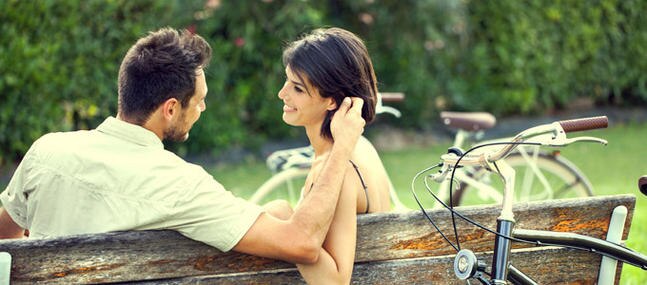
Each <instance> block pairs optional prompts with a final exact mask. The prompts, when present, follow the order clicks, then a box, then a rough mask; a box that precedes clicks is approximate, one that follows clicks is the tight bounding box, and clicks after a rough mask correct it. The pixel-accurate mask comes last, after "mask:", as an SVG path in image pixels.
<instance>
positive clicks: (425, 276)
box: [138, 247, 617, 285]
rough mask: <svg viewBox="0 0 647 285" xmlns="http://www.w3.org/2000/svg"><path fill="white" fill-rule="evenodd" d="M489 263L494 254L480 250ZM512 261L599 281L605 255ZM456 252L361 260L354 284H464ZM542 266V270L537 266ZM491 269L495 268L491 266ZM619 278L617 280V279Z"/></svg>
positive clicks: (252, 278) (552, 274)
mask: <svg viewBox="0 0 647 285" xmlns="http://www.w3.org/2000/svg"><path fill="white" fill-rule="evenodd" d="M479 258H484V260H486V261H487V262H488V263H490V260H491V259H492V254H491V253H487V254H479ZM511 260H512V263H513V264H515V266H516V267H517V268H518V269H520V270H521V271H522V272H533V273H534V274H533V275H532V276H530V277H531V278H533V279H534V280H535V281H536V282H538V283H539V284H556V283H564V281H565V280H576V281H577V282H574V283H577V284H595V282H596V279H597V276H598V269H599V264H600V260H601V257H600V256H599V255H597V254H594V253H590V252H584V251H579V250H573V249H564V248H556V247H541V248H530V249H529V248H525V249H515V250H513V253H512V258H511ZM453 264H454V255H445V256H439V257H417V258H407V259H399V260H386V261H372V262H365V263H358V264H356V265H355V268H354V270H353V278H352V283H353V284H389V285H396V284H403V285H405V284H406V285H409V284H456V285H463V284H465V281H461V280H459V279H458V278H456V276H455V275H454V269H453ZM537 268H539V270H537ZM487 271H488V272H490V271H491V268H489V267H488V268H487ZM200 282H205V283H214V282H217V283H218V284H223V285H227V284H231V285H235V284H305V282H304V280H303V279H302V278H301V276H300V274H299V272H298V271H297V270H296V268H289V269H280V270H274V271H266V272H260V273H249V274H246V273H243V274H227V275H211V276H196V277H185V278H177V279H170V280H159V281H150V282H141V283H138V284H140V285H144V284H189V283H190V284H196V283H200ZM616 282H617V281H616Z"/></svg>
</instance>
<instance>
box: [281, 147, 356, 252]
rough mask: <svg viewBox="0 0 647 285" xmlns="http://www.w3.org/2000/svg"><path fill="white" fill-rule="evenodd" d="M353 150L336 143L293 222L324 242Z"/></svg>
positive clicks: (293, 216) (295, 214)
mask: <svg viewBox="0 0 647 285" xmlns="http://www.w3.org/2000/svg"><path fill="white" fill-rule="evenodd" d="M350 153H351V150H349V149H346V148H344V147H343V146H339V145H334V146H333V148H332V150H331V152H330V154H329V156H328V159H327V160H326V162H325V164H324V166H323V168H322V170H321V172H320V174H319V177H317V178H316V180H315V181H314V184H313V187H312V190H311V191H310V192H309V193H308V195H306V197H304V199H303V200H302V201H301V203H299V205H298V206H297V208H296V209H295V212H294V214H293V215H292V220H293V222H295V223H297V224H298V225H299V227H300V228H301V229H303V230H304V231H306V232H307V233H308V235H309V236H311V237H313V238H316V239H317V241H318V243H319V244H322V243H323V241H324V239H325V238H326V234H327V233H328V229H329V228H330V223H331V222H332V219H333V215H334V213H335V208H336V207H337V201H338V200H339V193H340V191H341V186H342V183H343V181H344V174H345V173H346V168H347V167H348V164H349V162H348V160H349V159H350Z"/></svg>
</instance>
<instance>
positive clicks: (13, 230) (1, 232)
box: [0, 208, 25, 239]
mask: <svg viewBox="0 0 647 285" xmlns="http://www.w3.org/2000/svg"><path fill="white" fill-rule="evenodd" d="M23 237H25V230H24V229H23V228H21V227H20V226H19V225H18V224H16V222H14V220H13V219H12V218H11V216H9V213H7V211H5V209H4V208H0V239H7V238H23Z"/></svg>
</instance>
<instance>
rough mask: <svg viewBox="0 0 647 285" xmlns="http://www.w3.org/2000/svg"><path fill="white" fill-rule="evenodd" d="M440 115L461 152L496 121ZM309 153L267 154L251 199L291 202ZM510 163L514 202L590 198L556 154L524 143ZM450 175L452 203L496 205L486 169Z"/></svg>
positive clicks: (579, 176)
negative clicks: (266, 175)
mask: <svg viewBox="0 0 647 285" xmlns="http://www.w3.org/2000/svg"><path fill="white" fill-rule="evenodd" d="M378 98H383V99H384V101H386V102H396V101H401V100H403V98H404V95H403V94H401V93H383V94H381V96H380V97H378ZM377 106H378V107H377V110H378V113H380V110H383V111H381V112H382V113H391V114H393V115H394V116H396V117H399V116H400V113H399V112H398V111H397V110H395V109H393V108H391V107H387V106H383V105H382V102H381V100H378V105H377ZM440 118H441V119H442V121H443V123H444V124H445V125H446V126H448V127H450V128H453V129H456V130H457V131H456V135H455V137H454V143H453V145H452V148H451V149H452V151H455V152H457V153H460V152H462V150H461V148H463V147H465V145H469V144H479V143H489V142H491V141H488V142H481V141H480V140H481V138H482V137H483V135H484V132H485V130H487V129H490V128H492V127H494V125H495V124H496V118H495V117H494V116H493V115H491V114H489V113H484V112H475V113H459V112H441V114H440ZM312 157H313V153H312V148H311V147H310V146H306V147H301V148H295V149H288V150H281V151H277V152H274V153H273V154H271V155H270V156H269V157H268V158H267V166H268V168H269V169H270V170H271V171H272V172H273V173H274V175H273V176H272V177H271V178H270V179H269V180H267V181H266V182H264V183H263V184H262V185H261V187H259V189H258V190H257V191H256V192H255V193H254V194H253V195H252V197H251V198H250V201H252V202H254V203H257V204H261V203H263V202H267V201H269V200H271V199H279V198H281V199H286V200H288V201H289V202H291V203H292V204H295V203H296V201H297V200H298V197H299V195H298V193H299V187H300V186H301V185H303V182H304V181H305V176H306V175H307V173H308V171H309V170H310V164H311V161H312ZM509 163H510V164H511V165H512V166H513V167H514V168H516V169H518V171H517V173H520V174H523V176H522V177H519V178H518V179H517V181H519V183H520V185H519V188H522V189H523V191H520V192H519V194H520V195H518V196H517V197H515V199H516V200H517V201H528V200H546V199H553V198H565V197H586V196H593V187H592V186H591V183H590V182H589V180H588V179H587V178H586V176H585V175H584V174H583V173H582V172H581V171H580V170H579V169H578V168H577V167H576V166H575V165H574V164H573V163H571V162H570V161H568V160H567V159H566V158H564V157H563V156H561V155H560V154H559V153H558V152H552V153H548V152H545V151H542V150H540V149H539V148H537V147H531V146H526V147H524V148H520V149H518V150H517V151H515V152H514V153H512V154H511V155H510V156H509ZM455 178H456V180H457V181H459V182H460V183H459V184H458V185H459V186H458V187H457V189H456V192H455V195H454V196H453V197H452V198H453V201H452V202H453V204H454V205H460V204H466V203H465V202H464V201H468V202H472V203H473V204H475V203H474V202H475V201H476V202H477V203H478V204H485V203H492V202H493V203H501V199H502V195H501V193H500V192H499V191H498V190H497V189H499V188H500V187H498V185H497V184H496V181H494V182H493V181H492V179H490V177H489V173H488V172H487V171H485V170H483V169H480V168H479V167H465V168H463V169H461V170H460V171H458V172H457V174H456V176H455ZM295 185H296V186H295ZM448 186H449V185H448V183H444V184H441V186H440V188H441V192H440V196H441V197H443V200H444V201H445V202H447V201H448V200H447V199H449V195H448V193H449V191H448ZM471 189H477V190H478V191H472V190H471ZM278 193H281V194H278ZM470 195H471V196H470ZM390 196H391V200H392V203H393V205H394V210H395V211H400V210H408V209H409V208H408V207H407V206H405V205H404V204H403V203H402V202H401V201H400V199H399V198H398V195H397V193H396V191H395V189H394V188H393V185H391V187H390ZM436 207H440V204H436Z"/></svg>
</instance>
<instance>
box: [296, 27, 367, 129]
mask: <svg viewBox="0 0 647 285" xmlns="http://www.w3.org/2000/svg"><path fill="white" fill-rule="evenodd" d="M283 64H284V65H285V66H289V67H290V69H291V70H292V71H293V72H294V73H295V74H296V75H297V76H298V77H299V78H300V79H302V80H303V75H305V77H307V79H308V80H309V81H310V84H312V85H313V86H314V87H315V88H317V90H318V91H319V94H320V95H321V96H322V97H324V98H329V97H332V98H333V99H334V100H335V102H336V103H337V106H339V105H340V104H341V102H342V101H343V100H344V98H345V97H359V98H362V99H363V100H364V107H363V108H362V117H363V118H364V120H366V122H367V123H370V122H372V121H373V119H374V118H375V104H376V101H377V82H376V81H377V80H376V77H375V71H374V70H373V63H372V62H371V58H370V57H369V55H368V50H367V49H366V46H365V45H364V42H362V40H361V39H360V38H358V37H357V36H356V35H355V34H353V33H351V32H349V31H346V30H343V29H340V28H328V29H317V30H314V31H312V33H310V34H307V35H305V36H303V37H301V38H300V39H299V40H297V41H294V42H292V43H290V44H289V45H288V46H287V47H286V48H285V50H284V51H283ZM335 111H336V110H335ZM335 111H328V114H326V118H325V119H324V122H323V125H322V126H321V135H322V136H323V137H325V138H329V139H332V134H331V133H330V121H331V119H332V115H333V114H334V113H335Z"/></svg>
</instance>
